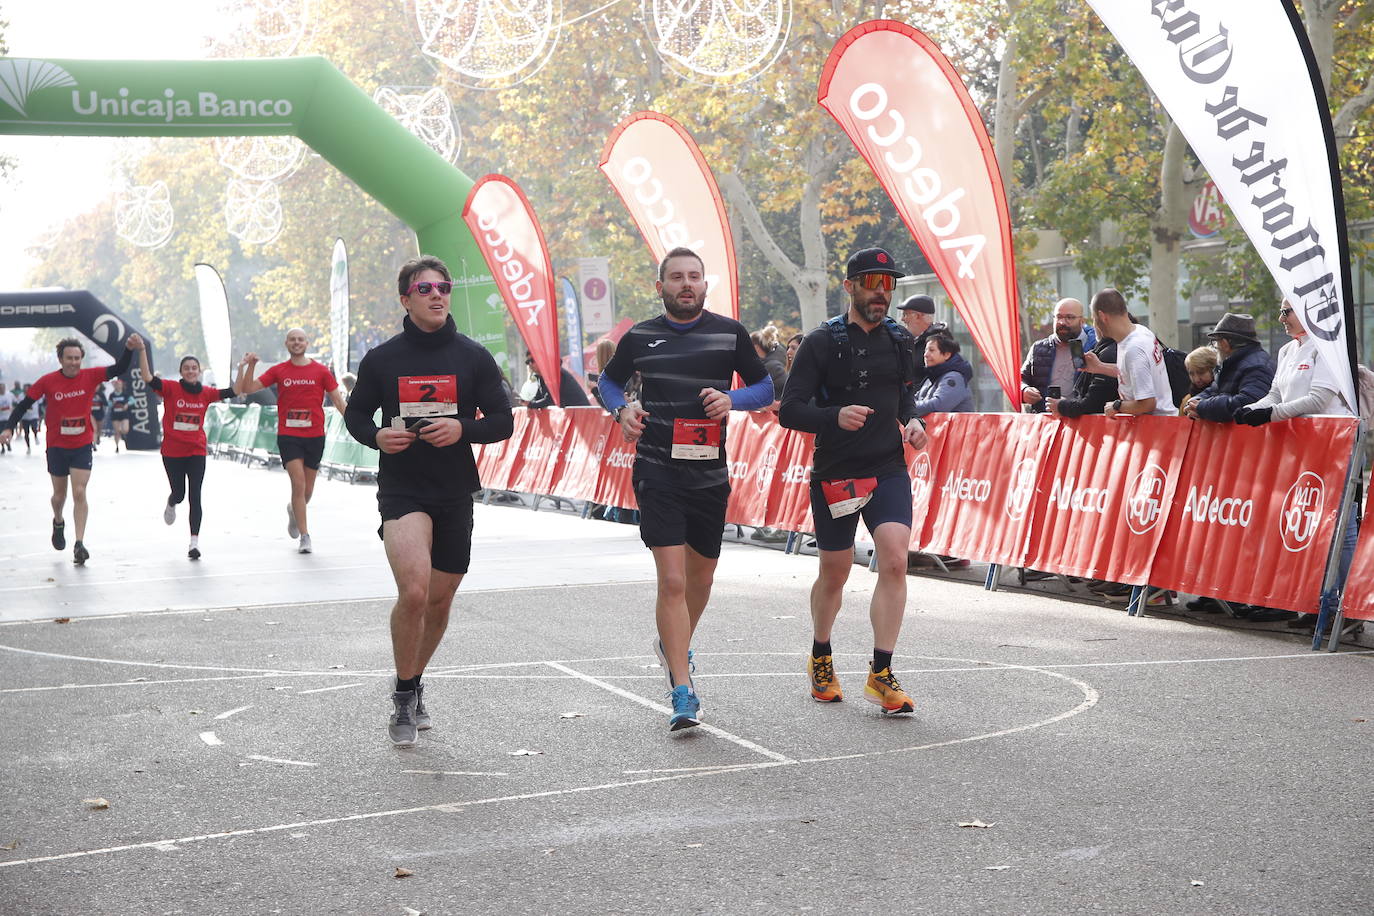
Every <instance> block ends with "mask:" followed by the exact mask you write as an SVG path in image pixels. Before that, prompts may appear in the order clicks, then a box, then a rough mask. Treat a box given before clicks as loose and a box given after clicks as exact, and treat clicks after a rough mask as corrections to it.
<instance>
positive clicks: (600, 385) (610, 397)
mask: <svg viewBox="0 0 1374 916" xmlns="http://www.w3.org/2000/svg"><path fill="white" fill-rule="evenodd" d="M596 389H597V391H600V392H601V403H602V404H603V405H605V407H606V410H608V411H610V412H611V413H614V412H615V411H617V410H619V409H620V408H622V407H624V406H625V388H624V386H623V385H621V384H620V383H619V382H617V381H616V380H615V379H613V378H611V376H610V375H609V374H608V373H605V372H603V373H601V374H600V375H599V376H597V379H596Z"/></svg>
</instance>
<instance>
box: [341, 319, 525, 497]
mask: <svg viewBox="0 0 1374 916" xmlns="http://www.w3.org/2000/svg"><path fill="white" fill-rule="evenodd" d="M407 376H453V377H454V379H455V381H456V383H457V389H458V412H457V418H458V419H459V420H461V421H462V423H463V437H462V438H461V439H460V440H458V442H457V443H455V444H453V445H449V446H445V447H443V448H436V447H435V446H433V445H430V444H429V443H428V442H425V441H424V440H423V439H420V438H418V437H417V438H416V439H415V441H414V442H413V443H411V445H410V446H409V447H408V448H407V449H405V451H402V452H397V453H396V454H394V455H388V454H386V453H385V452H383V453H382V455H381V458H380V461H379V473H378V477H377V496H378V498H382V497H385V496H408V497H411V498H413V499H415V500H417V501H419V502H422V503H425V504H430V505H452V504H455V503H458V502H461V501H462V500H464V499H469V498H471V495H472V493H473V492H474V491H476V490H479V489H481V486H482V484H481V482H480V481H479V480H478V478H477V465H476V463H475V462H474V461H473V458H472V446H473V444H475V443H477V444H480V443H484V442H500V441H501V440H502V439H508V438H510V434H511V430H512V429H513V428H514V418H513V417H512V416H511V410H510V401H509V400H508V399H507V398H506V394H505V392H504V391H503V390H502V388H501V370H500V369H499V368H497V365H496V360H494V359H493V358H492V356H491V354H490V353H488V352H487V350H486V349H485V348H483V347H482V345H481V344H479V343H477V342H476V341H475V340H473V339H472V338H470V337H467V336H465V335H463V334H459V333H458V328H457V326H456V325H455V324H454V323H453V318H452V317H450V318H449V319H448V320H447V321H446V322H445V323H444V326H443V327H442V328H440V329H439V330H437V331H433V332H426V331H422V330H420V328H418V327H416V326H415V324H414V323H413V322H412V321H411V320H410V317H409V316H407V317H406V318H405V319H404V321H403V323H402V330H401V333H400V334H397V335H396V336H395V337H393V338H391V339H390V340H388V341H387V342H386V343H383V344H381V345H380V346H377V347H374V348H373V349H371V350H369V351H368V352H367V355H365V356H364V357H363V359H362V362H360V363H359V364H358V381H357V383H356V384H355V385H354V386H353V393H352V394H351V395H350V396H349V398H348V409H347V410H346V411H344V423H345V424H346V425H347V426H348V431H349V433H351V434H352V435H353V438H355V439H357V440H358V441H359V442H361V443H362V444H363V445H366V446H368V447H370V448H376V447H377V432H378V431H379V430H380V428H381V427H379V426H378V425H377V424H376V423H374V422H373V416H374V414H375V413H376V412H377V410H378V409H380V410H381V422H382V424H383V425H384V426H389V425H391V420H392V418H393V417H395V416H398V415H399V413H400V407H399V404H400V397H399V391H400V380H401V379H402V378H404V377H407ZM479 410H480V411H481V412H482V416H481V418H478V417H477V412H478V411H479Z"/></svg>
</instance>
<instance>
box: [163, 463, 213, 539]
mask: <svg viewBox="0 0 1374 916" xmlns="http://www.w3.org/2000/svg"><path fill="white" fill-rule="evenodd" d="M162 466H163V467H164V468H166V469H167V482H168V483H170V484H171V485H172V495H171V496H169V497H167V502H168V504H169V505H173V506H175V505H177V504H178V503H180V502H181V501H182V500H183V499H185V498H186V491H187V486H186V485H187V483H189V484H190V491H191V492H190V495H191V534H193V535H197V534H200V514H201V513H200V485H201V484H202V483H203V482H204V481H205V456H204V455H189V456H187V457H185V458H168V457H167V456H166V455H163V456H162Z"/></svg>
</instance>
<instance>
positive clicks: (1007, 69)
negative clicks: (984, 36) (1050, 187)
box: [992, 0, 1020, 200]
mask: <svg viewBox="0 0 1374 916" xmlns="http://www.w3.org/2000/svg"><path fill="white" fill-rule="evenodd" d="M1017 2H1018V0H1006V4H1007V21H1008V27H1007V31H1006V36H1005V39H1004V41H1005V47H1004V48H1003V51H1002V59H1001V60H1000V61H998V64H997V103H996V106H995V107H994V108H993V121H992V151H993V155H995V156H996V157H997V167H998V168H999V169H1000V170H1001V172H1002V183H1003V185H1004V186H1005V187H1006V191H1007V198H1008V200H1010V198H1011V186H1012V184H1014V182H1013V181H1012V176H1013V175H1014V174H1015V173H1014V172H1013V171H1012V167H1013V166H1014V165H1015V163H1014V162H1013V161H1012V160H1013V158H1014V157H1015V155H1016V88H1017V81H1018V80H1019V79H1020V73H1019V71H1018V69H1017V65H1016V47H1017V41H1018V39H1017V33H1016V27H1015V25H1014V24H1012V19H1013V18H1014V17H1015V16H1016V10H1017Z"/></svg>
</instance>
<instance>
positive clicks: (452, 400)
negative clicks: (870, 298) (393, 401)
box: [396, 375, 458, 419]
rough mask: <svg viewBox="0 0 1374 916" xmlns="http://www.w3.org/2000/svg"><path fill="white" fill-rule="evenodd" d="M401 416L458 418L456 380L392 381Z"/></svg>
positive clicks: (418, 378) (412, 378)
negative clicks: (394, 382)
mask: <svg viewBox="0 0 1374 916" xmlns="http://www.w3.org/2000/svg"><path fill="white" fill-rule="evenodd" d="M396 395H397V401H399V403H400V413H401V416H403V417H405V418H406V419H410V418H411V417H456V416H458V376H456V375H403V376H401V377H400V378H398V379H397V380H396Z"/></svg>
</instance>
